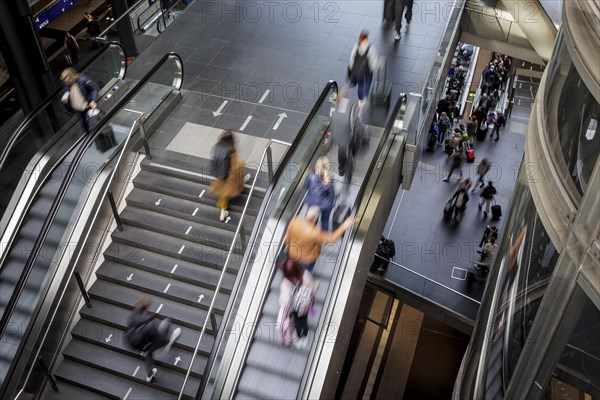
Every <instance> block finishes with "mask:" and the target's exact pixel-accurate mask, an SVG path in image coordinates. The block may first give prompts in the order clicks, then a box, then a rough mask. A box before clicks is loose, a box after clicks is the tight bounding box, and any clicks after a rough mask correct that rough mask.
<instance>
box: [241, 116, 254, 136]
mask: <svg viewBox="0 0 600 400" xmlns="http://www.w3.org/2000/svg"><path fill="white" fill-rule="evenodd" d="M251 119H252V115H248V118H246V120H245V121H244V123H243V124H242V127H241V128H240V132H241V131H243V130H244V129H246V127H247V126H248V122H250V120H251Z"/></svg>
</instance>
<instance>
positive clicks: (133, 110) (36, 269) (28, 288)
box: [0, 55, 182, 382]
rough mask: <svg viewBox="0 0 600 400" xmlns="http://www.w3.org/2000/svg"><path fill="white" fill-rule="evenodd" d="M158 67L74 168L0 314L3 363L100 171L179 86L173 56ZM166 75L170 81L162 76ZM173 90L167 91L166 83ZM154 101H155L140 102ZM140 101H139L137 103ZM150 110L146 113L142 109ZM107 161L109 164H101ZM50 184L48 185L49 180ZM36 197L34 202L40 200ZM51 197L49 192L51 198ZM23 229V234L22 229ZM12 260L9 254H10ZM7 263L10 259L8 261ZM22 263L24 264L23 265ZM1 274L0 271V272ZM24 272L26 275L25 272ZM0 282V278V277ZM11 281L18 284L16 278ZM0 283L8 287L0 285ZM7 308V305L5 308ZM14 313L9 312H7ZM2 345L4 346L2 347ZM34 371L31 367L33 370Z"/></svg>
mask: <svg viewBox="0 0 600 400" xmlns="http://www.w3.org/2000/svg"><path fill="white" fill-rule="evenodd" d="M161 62H162V64H161V66H160V67H159V68H158V69H157V70H156V71H155V72H154V73H153V74H152V75H151V76H150V77H149V78H148V79H146V78H144V79H142V81H145V83H144V84H143V86H139V85H138V86H136V87H135V88H134V89H132V92H130V94H131V95H133V97H132V99H131V101H129V102H127V104H121V105H119V107H120V111H119V112H118V113H117V114H116V115H115V116H114V117H113V118H112V119H111V120H110V122H109V123H108V124H107V125H106V127H104V128H103V129H102V131H103V133H102V134H101V135H100V136H99V137H98V138H97V139H96V140H95V143H94V144H92V145H91V146H90V147H89V148H87V150H85V152H84V153H83V156H82V158H81V159H80V160H79V162H77V167H76V169H75V175H74V176H73V179H72V180H71V182H70V183H69V185H68V187H67V189H66V192H65V195H64V198H63V199H64V200H65V201H62V202H61V203H60V205H59V208H58V211H57V214H56V217H55V218H54V220H53V221H52V224H51V226H50V230H49V231H48V235H47V237H46V239H45V241H44V243H43V244H42V247H41V250H40V253H39V255H38V257H37V259H36V260H35V262H34V264H33V267H32V269H31V273H30V274H29V275H27V276H26V277H25V279H26V281H25V285H24V288H23V291H22V292H21V293H20V294H19V296H18V298H17V302H16V304H15V307H14V308H12V309H11V310H4V309H3V310H2V313H1V314H0V315H3V314H4V313H9V312H11V313H12V314H11V315H10V319H9V320H8V323H7V325H6V329H5V331H4V334H3V336H2V337H1V338H0V342H1V343H3V348H2V357H3V360H13V357H14V356H15V355H16V353H17V351H18V349H19V346H20V345H21V341H22V339H23V337H24V335H25V334H26V333H27V328H28V326H29V324H30V322H31V320H32V319H34V318H35V309H36V308H37V307H38V305H39V304H38V303H39V302H40V301H41V300H42V299H43V298H44V297H45V296H47V295H48V293H47V290H48V289H47V285H49V284H50V282H52V280H53V279H54V274H55V273H56V271H57V267H58V263H59V261H60V259H61V258H62V256H63V254H64V253H65V252H66V251H73V247H75V246H76V245H77V243H78V240H73V239H72V237H71V235H72V233H73V230H74V229H75V228H76V227H77V226H78V222H79V218H80V216H81V213H82V210H83V207H84V206H85V205H86V204H87V203H88V200H90V199H89V196H90V195H97V193H96V191H95V190H94V189H95V188H94V186H95V184H96V180H97V179H98V178H99V177H100V176H101V174H102V172H103V171H105V170H106V169H109V170H110V169H112V168H114V167H115V165H114V164H115V163H116V162H117V160H118V159H119V157H118V154H119V152H120V151H122V149H123V144H124V143H125V141H126V140H127V137H128V136H129V134H130V132H131V131H132V127H133V126H134V123H135V121H136V120H137V119H139V117H140V116H141V115H142V114H144V113H149V112H151V111H153V109H151V108H152V107H156V106H157V105H160V103H159V101H160V99H164V98H165V97H166V96H167V95H168V92H170V91H172V90H174V89H179V88H180V86H178V85H180V83H181V79H180V78H181V74H182V69H181V67H182V65H181V60H180V58H179V57H178V56H176V55H169V56H168V58H166V59H163V60H161ZM167 73H171V77H170V79H168V77H167V76H166V75H167ZM169 81H170V82H171V84H172V85H174V86H168V85H167V82H169ZM148 96H156V97H155V98H146V97H148ZM142 98H144V101H141V99H142ZM157 98H158V100H157ZM144 106H146V107H150V108H144ZM75 126H76V127H79V129H80V134H82V135H83V128H82V127H81V125H80V124H79V123H77V124H76V125H75ZM107 129H110V132H112V133H111V134H110V140H108V141H107V140H106V136H107ZM77 150H78V147H75V149H73V150H71V151H70V153H69V154H68V155H67V156H66V158H65V160H64V162H63V164H60V165H58V166H57V167H56V168H57V170H61V175H60V179H64V175H63V174H64V173H66V172H67V170H68V168H69V166H70V165H71V164H72V163H73V162H75V161H74V160H73V157H74V156H75V154H76V153H77ZM106 160H110V161H108V162H107V161H106ZM50 183H51V180H50ZM41 193H42V192H40V195H39V197H42V196H44V194H41ZM52 193H54V192H52ZM22 229H23V228H22ZM10 251H11V252H13V251H14V252H19V251H20V249H17V248H14V249H13V248H11V249H10ZM11 254H12V253H11ZM9 258H10V255H9ZM21 259H22V257H19V258H14V259H12V261H13V262H20V261H19V260H21ZM25 263H26V258H25V260H24V261H23V264H25ZM1 271H2V272H4V270H1ZM25 272H26V271H25ZM0 278H3V277H0ZM16 279H17V280H18V279H20V278H18V277H17V278H16ZM1 280H2V281H3V282H9V281H6V280H4V279H1ZM14 280H15V279H13V280H11V281H10V282H12V281H14ZM15 288H16V282H14V283H13V286H12V287H10V286H7V285H4V286H3V292H2V295H3V297H5V296H6V297H5V298H9V296H11V294H12V293H13V291H14V289H15ZM7 303H8V302H7ZM13 310H15V312H13ZM5 343H6V345H4V344H5ZM34 365H35V364H34ZM9 370H10V368H2V369H1V371H0V382H2V381H3V380H4V378H5V376H6V374H7V373H8V371H9Z"/></svg>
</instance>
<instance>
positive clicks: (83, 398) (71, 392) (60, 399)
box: [42, 381, 106, 400]
mask: <svg viewBox="0 0 600 400" xmlns="http://www.w3.org/2000/svg"><path fill="white" fill-rule="evenodd" d="M57 386H58V392H55V391H53V390H52V388H50V387H48V388H47V389H46V392H45V395H43V396H42V398H43V399H45V400H65V399H68V400H106V396H103V395H101V394H100V393H95V392H92V391H89V390H86V389H84V388H82V387H80V386H77V385H73V384H71V383H68V382H63V381H59V382H57Z"/></svg>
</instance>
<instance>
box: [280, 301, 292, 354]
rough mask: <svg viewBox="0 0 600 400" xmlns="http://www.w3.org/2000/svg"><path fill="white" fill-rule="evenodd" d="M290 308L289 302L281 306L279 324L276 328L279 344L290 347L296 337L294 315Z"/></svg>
mask: <svg viewBox="0 0 600 400" xmlns="http://www.w3.org/2000/svg"><path fill="white" fill-rule="evenodd" d="M289 308H290V305H289V303H288V304H284V305H282V306H281V307H280V308H279V315H278V316H277V326H276V328H275V332H276V333H275V341H276V342H277V344H280V345H283V346H285V347H290V345H291V344H292V339H293V338H294V317H292V316H291V315H290V311H289Z"/></svg>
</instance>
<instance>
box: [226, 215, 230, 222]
mask: <svg viewBox="0 0 600 400" xmlns="http://www.w3.org/2000/svg"><path fill="white" fill-rule="evenodd" d="M229 221H231V217H230V216H229V215H228V216H227V218H225V223H226V224H228V223H229Z"/></svg>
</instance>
